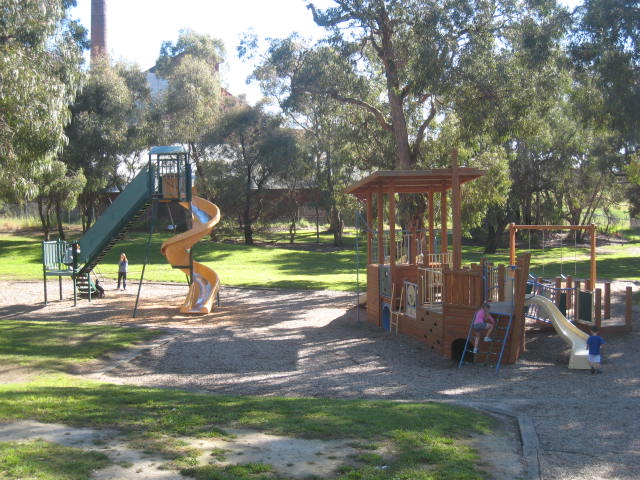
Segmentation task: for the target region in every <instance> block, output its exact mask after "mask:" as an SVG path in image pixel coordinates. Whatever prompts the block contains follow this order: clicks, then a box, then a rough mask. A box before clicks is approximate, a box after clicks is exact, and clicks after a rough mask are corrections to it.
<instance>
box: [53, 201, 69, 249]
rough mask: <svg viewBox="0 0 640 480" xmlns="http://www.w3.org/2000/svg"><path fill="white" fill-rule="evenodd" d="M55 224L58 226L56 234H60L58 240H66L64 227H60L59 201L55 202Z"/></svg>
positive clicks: (60, 211) (60, 209) (60, 208)
mask: <svg viewBox="0 0 640 480" xmlns="http://www.w3.org/2000/svg"><path fill="white" fill-rule="evenodd" d="M55 209H56V224H57V226H58V235H59V236H60V240H66V237H65V235H64V228H63V227H62V207H61V206H60V202H56V207H55Z"/></svg>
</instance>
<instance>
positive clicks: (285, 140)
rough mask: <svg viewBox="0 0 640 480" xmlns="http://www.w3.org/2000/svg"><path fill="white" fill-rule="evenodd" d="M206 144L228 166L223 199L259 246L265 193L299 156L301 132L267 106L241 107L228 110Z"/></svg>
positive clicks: (248, 241) (250, 241) (248, 240)
mask: <svg viewBox="0 0 640 480" xmlns="http://www.w3.org/2000/svg"><path fill="white" fill-rule="evenodd" d="M204 144H205V145H207V146H208V147H209V148H210V149H211V151H213V152H214V157H213V158H212V161H215V162H221V163H225V164H227V165H228V168H226V169H218V171H221V172H224V171H226V173H227V175H228V176H227V177H226V178H224V181H223V182H220V183H219V184H220V185H221V187H222V188H224V190H223V191H220V192H219V196H218V198H219V199H220V200H219V203H220V204H221V206H222V207H223V211H226V212H228V213H227V215H230V216H235V217H236V219H237V222H238V226H239V227H240V228H241V230H242V231H243V234H244V240H245V243H246V244H247V245H252V244H253V231H254V224H255V222H256V221H257V220H258V219H260V218H261V215H262V213H263V210H264V207H265V205H264V201H265V200H264V196H263V195H264V192H265V191H266V189H267V188H268V187H269V186H273V183H272V182H277V181H278V180H279V179H280V178H282V176H284V175H285V174H286V172H287V165H288V164H289V163H290V162H291V161H292V160H293V159H295V158H296V156H298V155H299V152H298V147H297V141H296V135H295V134H294V133H293V132H292V131H291V130H290V129H286V128H282V119H281V118H279V117H277V116H274V115H271V114H268V113H266V112H265V111H264V110H263V109H262V107H261V106H257V107H250V106H240V107H237V108H235V109H233V110H230V111H228V112H226V113H225V115H224V116H223V117H222V118H221V119H220V121H219V122H218V124H217V125H216V128H214V130H212V131H211V132H210V133H209V134H208V135H207V137H206V139H205V141H204Z"/></svg>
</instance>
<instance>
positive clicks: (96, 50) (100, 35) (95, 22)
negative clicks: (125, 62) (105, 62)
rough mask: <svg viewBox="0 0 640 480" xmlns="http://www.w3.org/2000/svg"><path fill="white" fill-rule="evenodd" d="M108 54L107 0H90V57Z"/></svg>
mask: <svg viewBox="0 0 640 480" xmlns="http://www.w3.org/2000/svg"><path fill="white" fill-rule="evenodd" d="M108 55H109V50H108V49H107V0H91V59H92V60H93V59H95V58H98V57H106V56H108Z"/></svg>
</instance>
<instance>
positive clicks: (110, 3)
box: [71, 0, 332, 104]
mask: <svg viewBox="0 0 640 480" xmlns="http://www.w3.org/2000/svg"><path fill="white" fill-rule="evenodd" d="M106 1H107V48H108V50H109V54H110V55H111V58H112V59H113V60H124V61H127V62H129V63H135V64H137V65H139V66H140V67H141V68H142V69H143V70H146V69H148V68H150V67H152V66H153V65H154V64H155V61H156V59H157V58H158V55H159V53H160V46H161V44H162V42H164V41H171V42H175V41H176V40H177V38H178V35H179V32H180V30H183V29H191V30H194V31H196V32H198V33H201V34H208V35H210V36H212V37H213V38H218V39H220V40H222V41H223V42H224V44H225V47H226V61H225V63H224V64H223V65H221V74H222V83H223V85H224V86H225V87H226V88H227V89H228V90H229V91H230V92H231V93H232V94H234V95H241V94H245V95H246V98H247V100H248V101H249V102H250V103H252V104H253V103H255V102H256V101H258V100H259V99H260V97H261V95H260V91H259V89H258V87H257V86H248V85H247V84H246V78H247V77H248V76H249V75H250V74H251V71H252V65H250V64H248V63H244V62H242V61H240V60H239V59H238V57H237V53H236V47H237V45H238V44H239V42H240V40H241V38H242V36H243V34H244V33H247V32H252V33H254V34H256V35H257V36H258V38H260V39H265V38H285V37H287V36H289V35H290V34H291V33H293V32H298V33H300V34H301V35H302V36H303V37H306V38H319V37H320V36H322V35H323V30H322V29H320V28H319V27H317V26H316V24H315V23H314V22H313V18H312V16H311V12H310V11H309V10H307V8H306V2H305V0H179V1H169V0H106ZM330 3H332V2H329V1H328V0H320V1H318V0H316V1H314V4H316V5H317V6H319V7H323V6H326V5H327V4H330ZM71 14H72V16H73V17H74V18H76V19H78V20H79V21H80V23H82V25H83V26H84V27H85V28H86V29H87V30H88V31H89V32H90V31H91V0H77V6H76V7H75V8H74V9H73V10H72V12H71Z"/></svg>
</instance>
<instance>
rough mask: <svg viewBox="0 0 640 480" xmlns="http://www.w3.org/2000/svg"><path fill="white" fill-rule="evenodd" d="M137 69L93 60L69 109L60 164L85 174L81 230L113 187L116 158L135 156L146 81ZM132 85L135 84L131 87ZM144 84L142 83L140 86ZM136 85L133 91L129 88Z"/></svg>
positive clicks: (91, 220)
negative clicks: (84, 80) (81, 89)
mask: <svg viewBox="0 0 640 480" xmlns="http://www.w3.org/2000/svg"><path fill="white" fill-rule="evenodd" d="M136 70H137V69H136V67H128V66H125V65H117V66H115V67H111V65H110V64H109V63H108V61H107V60H104V59H103V60H96V61H94V62H93V64H92V68H91V70H90V72H89V77H88V80H87V84H86V85H85V87H84V89H83V91H82V93H81V94H80V95H79V96H78V97H77V99H76V102H75V103H74V104H73V106H72V109H71V110H72V114H73V115H72V120H71V123H70V124H69V126H68V127H67V129H66V131H67V135H68V137H69V145H68V147H67V148H66V149H65V150H64V153H63V155H62V157H61V158H62V160H63V161H64V162H65V163H66V164H67V165H68V166H69V168H70V169H72V170H80V169H82V171H83V172H84V175H85V176H86V178H87V183H86V185H85V188H84V189H83V191H82V193H81V195H80V200H79V203H80V207H81V210H82V226H83V230H86V229H88V228H89V226H90V225H91V224H92V223H93V219H94V212H95V210H96V207H97V204H98V200H99V198H100V196H101V195H102V194H103V192H104V190H105V189H106V188H107V187H116V186H117V185H119V184H120V182H119V180H118V172H117V170H118V166H119V163H120V156H122V155H127V154H130V153H132V152H134V151H135V150H136V148H138V147H137V145H138V140H136V138H135V137H136V136H137V135H140V134H141V132H143V131H144V129H140V128H139V127H138V126H137V123H138V121H139V119H140V118H141V115H142V114H141V113H140V110H141V109H142V110H143V109H144V108H145V105H144V104H143V103H141V102H140V100H142V99H144V98H146V95H148V93H146V80H144V76H143V75H142V74H141V73H140V72H139V71H136ZM136 82H137V83H136ZM141 82H143V83H141ZM132 84H136V85H137V86H136V87H135V88H130V85H132Z"/></svg>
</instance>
